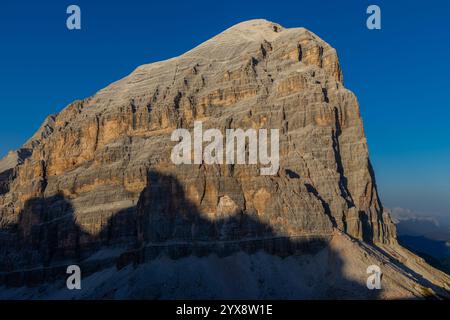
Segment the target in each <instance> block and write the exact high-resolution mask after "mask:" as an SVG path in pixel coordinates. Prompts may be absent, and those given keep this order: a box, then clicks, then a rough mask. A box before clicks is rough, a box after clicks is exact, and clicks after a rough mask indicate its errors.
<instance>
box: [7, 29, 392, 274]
mask: <svg viewBox="0 0 450 320" xmlns="http://www.w3.org/2000/svg"><path fill="white" fill-rule="evenodd" d="M194 121H202V123H203V127H204V128H205V129H208V128H217V129H220V130H221V131H222V132H225V130H226V129H239V128H240V129H243V130H246V129H250V128H252V129H278V130H279V134H280V138H279V155H280V166H279V170H278V172H277V173H276V174H275V175H268V176H264V175H260V172H259V170H260V168H261V165H238V164H236V165H230V164H221V165H217V164H216V165H206V164H204V163H203V164H197V165H185V164H183V165H175V164H174V163H172V161H171V150H172V148H173V147H174V145H175V144H176V142H173V141H171V133H172V132H173V130H175V129H177V128H186V129H189V130H191V129H192V127H193V125H194ZM23 150H27V154H26V157H23V159H21V161H17V162H16V163H14V164H13V165H10V162H11V159H9V160H8V161H9V162H8V164H7V165H6V164H5V167H8V170H10V171H8V174H7V175H6V174H5V175H1V174H0V186H1V188H0V191H1V192H0V226H1V228H2V229H4V231H3V232H2V233H1V235H2V238H1V241H2V242H1V243H2V246H1V250H2V254H3V256H4V257H5V259H3V260H2V262H1V264H0V271H14V270H15V269H17V268H18V267H19V265H21V266H24V265H27V266H31V265H52V263H53V262H54V261H55V260H56V259H64V258H74V257H76V258H77V259H81V260H82V259H83V258H84V257H85V256H86V255H88V254H90V253H91V252H93V251H95V250H96V249H98V248H99V247H103V246H115V245H124V246H127V247H129V248H142V247H145V246H148V245H150V244H153V243H155V242H156V243H159V244H164V243H166V242H167V243H169V242H174V241H178V242H180V243H184V242H186V243H193V242H197V241H201V242H202V243H206V244H205V246H207V247H206V248H207V249H206V253H205V252H203V253H202V254H208V250H210V251H211V252H212V251H214V250H216V249H217V247H216V246H215V244H214V243H220V242H224V243H225V242H226V241H228V242H229V241H237V242H239V241H244V242H239V243H246V242H245V240H255V239H265V240H264V241H265V242H264V243H259V244H258V243H257V242H252V243H250V242H248V243H247V244H245V245H238V246H235V247H233V248H232V250H231V251H230V252H229V253H230V254H231V252H236V250H244V251H250V252H254V251H255V250H258V248H259V247H263V248H264V249H267V250H268V251H269V252H271V253H274V252H283V254H284V255H289V253H290V252H291V249H292V248H294V249H295V248H297V246H296V245H292V243H294V242H295V241H296V240H292V242H291V243H290V244H288V243H287V242H286V241H284V242H280V243H281V244H283V245H281V246H278V247H277V245H276V244H274V243H269V244H268V242H267V241H270V239H276V238H279V237H285V238H290V239H307V240H308V241H307V243H317V241H318V242H320V243H322V244H323V245H326V243H327V242H328V241H330V239H332V238H334V237H335V235H336V232H339V234H341V235H342V234H344V235H345V237H348V238H345V239H347V240H345V241H350V240H348V239H354V240H355V239H356V240H362V241H364V242H365V243H371V244H376V245H379V246H383V245H390V246H394V247H395V246H397V243H396V234H395V228H394V225H393V223H392V222H391V219H390V217H389V214H388V213H387V212H385V211H384V210H383V207H382V205H381V202H380V200H379V198H378V194H377V190H376V184H375V179H374V173H373V171H372V167H371V164H370V161H369V158H368V147H367V142H366V137H365V135H364V129H363V124H362V120H361V116H360V112H359V106H358V102H357V99H356V97H355V95H354V94H353V93H352V92H351V91H349V90H347V89H346V88H345V87H344V84H343V75H342V70H341V67H340V64H339V60H338V57H337V53H336V51H335V50H334V49H333V48H332V47H331V46H330V45H328V44H327V43H326V42H324V41H323V40H321V39H320V38H319V37H318V36H316V35H315V34H313V33H312V32H310V31H308V30H306V29H304V28H289V29H286V28H283V27H282V26H280V25H278V24H275V23H272V22H269V21H266V20H251V21H247V22H243V23H240V24H237V25H235V26H233V27H231V28H230V29H228V30H226V31H224V32H222V33H220V34H219V35H217V36H215V37H214V38H212V39H210V40H208V41H206V42H204V43H203V44H201V45H199V46H198V47H196V48H194V49H192V50H191V51H189V52H187V53H185V54H183V55H181V56H179V57H176V58H173V59H169V60H166V61H161V62H156V63H151V64H147V65H142V66H140V67H138V68H137V69H136V70H135V71H133V72H132V73H131V74H130V75H129V76H127V77H125V78H123V79H121V80H119V81H117V82H114V83H112V84H111V85H109V86H108V87H106V88H104V89H102V90H100V91H99V92H98V93H97V94H95V95H94V96H92V97H89V98H87V99H84V100H79V101H75V102H73V103H71V104H70V105H69V106H67V107H66V108H64V109H63V110H62V111H61V112H60V113H59V114H57V115H52V116H49V117H48V118H47V119H46V121H45V122H44V124H43V125H42V127H41V128H40V129H39V131H38V132H37V133H36V134H35V135H34V136H33V137H32V138H31V139H30V140H29V141H28V142H27V143H26V144H25V145H24V146H23ZM4 163H6V161H4ZM0 164H1V163H0ZM0 168H1V166H0ZM183 241H184V242H183ZM208 242H210V244H208ZM258 246H259V247H258ZM286 246H292V248H291V249H289V248H288V249H287V248H286ZM300 247H301V245H300ZM303 247H305V246H303ZM322 247H323V246H322ZM17 248H19V249H21V250H22V254H16V253H15V252H16V251H14V250H16V249H17ZM28 250H31V251H30V253H29V254H25V253H24V252H29V251H28ZM183 250H184V249H179V250H178V251H177V250H175V253H174V252H172V253H171V254H172V256H173V258H179V257H181V256H183V255H185V253H186V252H187V253H192V250H191V251H189V250H188V251H186V252H184V251H183ZM217 250H219V249H217ZM221 250H222V251H221ZM227 250H228V249H223V248H222V249H220V250H219V251H221V254H225V255H226V254H227V252H228V251H227ZM358 250H363V249H361V248H360V249H358ZM361 252H362V251H361ZM133 259H134V258H133ZM81 260H80V261H81ZM121 261H125V263H126V262H127V258H126V256H125V257H122V260H121ZM361 265H362V263H361ZM364 272H365V270H363V274H364Z"/></svg>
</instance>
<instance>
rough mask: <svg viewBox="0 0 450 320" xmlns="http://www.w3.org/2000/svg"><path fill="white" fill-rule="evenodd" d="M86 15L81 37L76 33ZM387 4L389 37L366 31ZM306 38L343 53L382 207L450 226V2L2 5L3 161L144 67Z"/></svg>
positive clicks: (0, 101)
mask: <svg viewBox="0 0 450 320" xmlns="http://www.w3.org/2000/svg"><path fill="white" fill-rule="evenodd" d="M70 4H77V5H79V6H80V7H81V11H82V30H80V31H69V30H67V29H66V17H67V14H66V8H67V6H68V5H70ZM369 4H377V5H379V6H380V7H381V11H382V30H380V31H370V30H368V29H367V28H366V26H365V21H366V18H367V14H366V8H367V6H368V5H369ZM254 18H265V19H268V20H271V21H274V22H277V23H280V24H281V25H283V26H285V27H300V26H302V27H306V28H308V29H310V30H311V31H313V32H314V33H316V34H317V35H319V36H320V37H322V38H323V39H324V40H325V41H327V42H329V43H330V44H331V45H332V46H333V47H335V48H336V49H337V51H338V54H339V57H340V60H341V65H342V68H343V71H344V79H345V85H346V87H348V88H349V89H351V90H353V91H354V92H355V93H356V95H357V96H358V98H359V101H360V104H361V112H362V115H363V118H364V124H365V129H366V134H367V136H368V141H369V149H370V155H371V159H372V162H373V164H374V167H375V172H376V174H377V182H378V185H379V190H380V192H381V195H382V200H383V202H384V203H385V205H387V206H389V207H394V206H401V207H404V208H409V209H413V210H415V211H418V212H424V213H447V214H449V215H450V170H449V167H448V166H449V164H450V128H449V122H450V102H449V97H448V95H449V92H450V81H449V77H450V53H449V52H450V5H449V2H448V1H444V0H442V1H437V0H436V1H431V0H429V1H426V2H425V1H417V0H414V1H364V0H360V1H356V0H355V1H336V0H334V1H331V0H330V1H326V0H321V1H311V0H307V1H302V0H295V1H282V0H279V1H273V0H271V1H261V0H260V1H243V0H241V1H234V0H229V1H219V2H217V1H169V0H167V1H157V2H156V1H155V2H153V1H137V0H128V1H93V0H90V1H82V0H73V1H71V2H69V1H31V0H30V1H20V0H14V1H12V0H2V1H1V4H0V41H1V42H0V43H1V44H0V108H1V113H0V114H1V118H0V137H1V140H0V141H1V143H0V156H3V155H4V154H6V153H7V151H8V150H10V149H16V148H18V147H19V146H20V145H21V144H22V143H23V142H25V141H26V140H27V139H28V138H29V137H30V136H31V135H32V134H33V132H34V131H35V130H36V129H37V128H38V127H39V125H40V123H41V122H42V121H43V120H44V118H45V117H46V116H47V115H48V114H51V113H55V112H58V111H59V110H61V109H62V108H63V107H64V106H66V105H67V104H68V103H70V102H71V101H72V100H74V99H79V98H84V97H87V96H89V95H92V94H94V93H95V92H96V91H97V90H99V89H101V88H103V87H105V86H106V85H107V84H109V83H111V82H113V81H115V80H117V79H120V78H122V77H123V76H125V75H127V74H128V73H130V72H131V71H132V70H133V69H134V68H135V67H137V66H139V65H141V64H144V63H149V62H153V61H158V60H161V59H167V58H170V57H173V56H176V55H179V54H181V53H183V52H185V51H187V50H189V49H191V48H192V47H194V46H195V45H197V44H199V43H201V42H203V41H204V40H207V39H209V38H210V37H212V36H214V35H216V34H217V33H219V32H221V31H223V30H224V29H226V28H228V27H230V26H232V25H233V24H236V23H238V22H241V21H244V20H248V19H254Z"/></svg>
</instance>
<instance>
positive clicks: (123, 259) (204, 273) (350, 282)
mask: <svg viewBox="0 0 450 320" xmlns="http://www.w3.org/2000/svg"><path fill="white" fill-rule="evenodd" d="M148 181H149V183H148V185H147V187H145V188H144V190H143V191H142V192H141V195H140V197H139V201H138V203H137V205H136V206H135V207H132V208H127V209H126V210H122V211H120V212H118V213H117V214H116V215H115V216H114V217H112V218H111V219H110V220H109V221H108V223H107V224H106V225H105V227H104V228H103V229H102V231H101V232H100V233H99V234H97V235H92V234H89V233H88V232H86V231H85V230H83V228H82V227H81V226H80V225H79V224H78V223H77V221H76V216H75V215H74V210H73V207H72V206H71V202H70V200H68V199H66V198H65V197H64V196H63V195H61V194H57V195H55V196H51V197H48V198H36V199H32V200H30V201H28V202H27V205H26V206H25V208H24V209H23V211H22V212H21V213H20V219H19V221H18V223H17V224H12V225H8V226H6V227H4V228H3V229H2V230H1V232H0V248H1V250H0V256H1V259H0V261H1V265H0V267H1V270H0V288H1V289H0V297H10V298H11V297H12V298H25V297H28V298H39V297H40V298H59V299H65V298H90V299H93V298H108V299H109V298H165V299H174V298H236V297H240V298H261V299H262V298H310V299H312V298H334V299H345V298H357V299H376V298H400V297H403V298H406V297H409V298H414V297H415V298H420V297H422V298H423V297H429V298H433V297H434V298H437V297H444V296H445V295H446V293H445V290H442V289H441V288H440V287H439V286H438V285H436V284H435V283H433V282H431V281H429V280H427V279H426V278H424V277H422V276H420V275H419V274H417V273H416V272H415V271H413V270H412V269H409V268H407V267H405V266H404V265H403V264H402V263H401V262H400V261H398V260H397V259H396V258H395V257H394V256H393V255H391V254H389V253H387V252H383V251H382V250H381V249H376V248H375V247H372V246H370V245H367V244H366V245H364V244H363V243H359V241H355V240H352V239H351V238H349V237H348V236H346V235H344V234H342V233H339V232H338V231H336V232H334V233H333V234H330V235H315V236H314V235H309V236H298V237H291V236H286V235H283V234H280V233H279V232H277V231H276V230H274V229H273V228H272V227H271V226H269V225H267V224H265V223H263V222H261V221H258V219H257V218H255V217H251V216H248V215H245V214H243V213H242V212H235V213H234V214H233V215H230V216H228V217H223V218H222V219H218V220H210V219H208V218H207V217H205V216H204V214H203V213H201V212H200V211H199V209H198V208H197V207H196V205H195V204H194V203H192V202H191V201H190V200H189V199H188V197H187V196H186V192H185V188H184V187H183V186H182V184H180V182H179V181H178V180H177V179H176V178H175V177H173V176H171V175H166V174H163V173H159V172H155V171H150V172H149V173H148ZM130 240H131V241H130ZM374 263H375V264H378V265H381V266H382V268H383V274H384V276H383V277H384V278H383V279H385V280H383V281H386V282H385V284H384V285H385V288H384V291H373V290H368V289H367V287H366V286H365V280H366V278H367V274H366V272H365V271H366V270H365V269H366V268H367V266H368V265H370V264H374ZM71 264H77V265H79V266H80V267H81V269H82V274H83V288H84V290H81V291H80V292H78V293H74V292H71V291H70V290H67V289H66V288H65V279H66V277H67V274H66V268H67V266H68V265H71ZM255 264H256V265H255ZM194 269H195V270H196V271H194ZM175 270H177V271H176V273H173V272H175ZM199 270H201V272H200V271H199ZM240 273H242V275H240ZM233 275H235V276H233ZM244 275H245V277H244ZM242 277H244V278H242ZM99 279H100V280H101V281H100V280H99ZM227 279H228V280H227ZM233 279H234V280H233ZM99 281H100V282H99ZM235 281H238V282H239V284H238V283H237V282H235ZM24 286H26V287H24ZM242 286H244V287H245V290H242ZM405 286H406V289H405V288H404V287H405ZM14 288H16V289H14ZM17 288H21V289H17ZM400 288H403V289H400ZM17 290H18V291H17ZM18 292H22V295H21V294H18Z"/></svg>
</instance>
